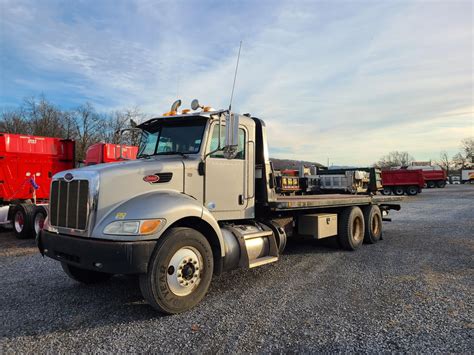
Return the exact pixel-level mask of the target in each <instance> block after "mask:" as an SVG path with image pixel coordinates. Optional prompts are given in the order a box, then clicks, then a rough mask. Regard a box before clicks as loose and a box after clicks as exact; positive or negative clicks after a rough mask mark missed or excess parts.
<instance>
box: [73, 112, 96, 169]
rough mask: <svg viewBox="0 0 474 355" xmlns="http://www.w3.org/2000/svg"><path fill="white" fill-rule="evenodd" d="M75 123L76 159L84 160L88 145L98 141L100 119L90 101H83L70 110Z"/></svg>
mask: <svg viewBox="0 0 474 355" xmlns="http://www.w3.org/2000/svg"><path fill="white" fill-rule="evenodd" d="M71 117H72V120H73V122H74V125H75V132H74V133H75V134H74V138H75V140H76V159H77V160H79V161H81V160H84V158H85V155H86V150H87V148H89V146H90V145H92V144H94V143H96V142H98V141H100V136H101V133H103V132H102V131H101V128H102V127H101V120H100V116H99V115H98V114H97V112H96V111H95V109H94V107H93V106H92V105H91V104H90V103H85V104H84V105H81V106H79V107H78V108H76V109H75V110H74V111H72V112H71Z"/></svg>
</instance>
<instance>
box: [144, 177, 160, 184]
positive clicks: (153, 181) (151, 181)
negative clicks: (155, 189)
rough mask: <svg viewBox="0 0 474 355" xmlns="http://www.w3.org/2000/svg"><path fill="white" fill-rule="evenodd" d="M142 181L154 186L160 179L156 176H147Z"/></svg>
mask: <svg viewBox="0 0 474 355" xmlns="http://www.w3.org/2000/svg"><path fill="white" fill-rule="evenodd" d="M143 181H145V182H148V183H150V184H154V183H157V182H158V181H160V177H159V176H158V175H147V176H145V177H144V178H143Z"/></svg>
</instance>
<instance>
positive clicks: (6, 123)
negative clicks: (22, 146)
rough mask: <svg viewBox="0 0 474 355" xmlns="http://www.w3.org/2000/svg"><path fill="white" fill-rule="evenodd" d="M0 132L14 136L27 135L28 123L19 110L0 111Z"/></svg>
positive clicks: (28, 130)
mask: <svg viewBox="0 0 474 355" xmlns="http://www.w3.org/2000/svg"><path fill="white" fill-rule="evenodd" d="M0 131H1V132H6V133H15V134H29V133H30V127H29V122H28V120H27V119H26V118H25V116H24V114H23V112H21V110H6V109H4V110H2V112H1V113H0Z"/></svg>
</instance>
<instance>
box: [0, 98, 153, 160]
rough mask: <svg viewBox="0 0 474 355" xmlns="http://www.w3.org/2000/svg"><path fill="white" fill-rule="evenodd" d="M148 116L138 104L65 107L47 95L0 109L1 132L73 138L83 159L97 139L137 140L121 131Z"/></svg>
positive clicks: (104, 140)
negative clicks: (113, 107)
mask: <svg viewBox="0 0 474 355" xmlns="http://www.w3.org/2000/svg"><path fill="white" fill-rule="evenodd" d="M145 118H146V117H145V115H144V114H143V113H142V112H140V110H139V109H138V108H136V107H135V108H130V109H123V110H119V111H113V112H108V113H99V112H97V110H96V109H95V107H94V106H93V105H92V104H90V103H84V104H82V105H80V106H78V107H76V108H74V109H71V110H63V109H61V108H60V107H58V106H55V105H54V104H52V103H51V102H49V101H48V100H46V99H45V98H44V97H40V98H35V97H31V98H27V99H25V100H24V101H23V103H22V104H21V105H20V106H19V107H17V108H2V109H1V110H0V132H6V133H16V134H27V135H35V136H45V137H58V138H68V139H73V140H75V141H76V159H77V160H79V161H80V160H84V158H85V152H86V150H87V148H89V146H90V145H92V144H94V143H97V142H107V143H114V144H133V145H135V144H137V143H138V142H137V140H138V136H137V135H136V134H135V135H134V134H127V133H125V134H123V135H120V134H119V133H118V132H120V130H122V129H126V128H130V123H131V120H133V121H135V122H141V121H142V120H144V119H145Z"/></svg>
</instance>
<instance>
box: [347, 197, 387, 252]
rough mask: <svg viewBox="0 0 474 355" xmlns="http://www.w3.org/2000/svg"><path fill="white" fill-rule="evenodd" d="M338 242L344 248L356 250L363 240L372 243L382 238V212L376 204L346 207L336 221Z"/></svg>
mask: <svg viewBox="0 0 474 355" xmlns="http://www.w3.org/2000/svg"><path fill="white" fill-rule="evenodd" d="M338 224H339V225H338V230H339V234H338V242H339V244H340V245H341V247H342V248H343V249H345V250H356V249H358V248H359V247H360V246H361V245H362V243H363V242H365V243H368V244H374V243H376V242H378V241H379V240H380V239H382V213H381V211H380V208H379V207H378V206H376V205H370V206H366V207H364V208H363V209H361V208H360V207H347V208H346V209H345V210H344V211H343V212H342V213H341V214H340V215H339V222H338Z"/></svg>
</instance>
